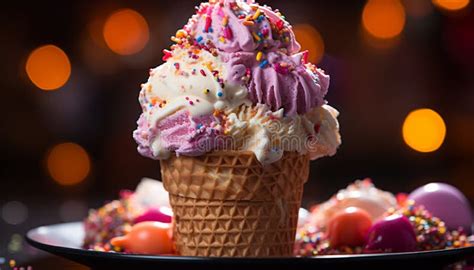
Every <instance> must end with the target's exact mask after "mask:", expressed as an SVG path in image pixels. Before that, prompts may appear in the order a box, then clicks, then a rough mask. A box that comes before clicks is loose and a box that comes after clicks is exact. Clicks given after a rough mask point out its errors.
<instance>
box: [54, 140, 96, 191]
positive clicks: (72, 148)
mask: <svg viewBox="0 0 474 270" xmlns="http://www.w3.org/2000/svg"><path fill="white" fill-rule="evenodd" d="M46 162H47V169H48V172H49V174H50V176H51V178H53V179H54V180H55V181H56V182H57V183H59V184H61V185H66V186H68V185H75V184H78V183H80V182H82V181H83V180H84V179H85V178H86V177H87V175H88V174H89V172H90V167H91V164H90V158H89V155H88V154H87V152H86V150H84V148H82V147H81V146H80V145H78V144H75V143H62V144H58V145H56V146H54V147H53V148H52V149H51V150H50V151H49V153H48V155H47V159H46Z"/></svg>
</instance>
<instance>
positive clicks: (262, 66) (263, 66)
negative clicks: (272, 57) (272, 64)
mask: <svg viewBox="0 0 474 270" xmlns="http://www.w3.org/2000/svg"><path fill="white" fill-rule="evenodd" d="M267 65H268V60H266V59H265V60H263V61H262V63H260V65H258V66H259V67H260V68H265V67H266V66H267Z"/></svg>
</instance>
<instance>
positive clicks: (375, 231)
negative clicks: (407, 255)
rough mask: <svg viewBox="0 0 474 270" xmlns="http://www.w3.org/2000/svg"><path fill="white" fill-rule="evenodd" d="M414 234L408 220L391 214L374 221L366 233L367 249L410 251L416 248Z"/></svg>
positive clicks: (376, 250)
mask: <svg viewBox="0 0 474 270" xmlns="http://www.w3.org/2000/svg"><path fill="white" fill-rule="evenodd" d="M416 244H417V242H416V234H415V230H414V229H413V227H412V225H411V223H410V221H409V220H408V219H407V218H406V217H405V216H402V215H392V216H389V217H386V218H385V219H383V220H381V221H379V222H377V223H375V224H374V225H373V226H372V228H370V230H369V233H368V234H367V246H366V250H367V251H375V252H410V251H414V250H415V249H416Z"/></svg>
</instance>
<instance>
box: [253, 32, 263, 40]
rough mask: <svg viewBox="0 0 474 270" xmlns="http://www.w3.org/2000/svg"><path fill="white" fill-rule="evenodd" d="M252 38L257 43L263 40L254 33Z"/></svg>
mask: <svg viewBox="0 0 474 270" xmlns="http://www.w3.org/2000/svg"><path fill="white" fill-rule="evenodd" d="M252 36H253V38H254V39H255V40H256V41H257V42H260V41H261V40H262V39H261V38H260V36H259V35H257V33H255V32H252Z"/></svg>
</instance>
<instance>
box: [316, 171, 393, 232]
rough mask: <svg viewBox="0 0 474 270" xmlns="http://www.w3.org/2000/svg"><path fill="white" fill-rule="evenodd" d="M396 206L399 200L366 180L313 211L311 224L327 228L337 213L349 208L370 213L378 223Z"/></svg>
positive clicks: (344, 190) (348, 188) (341, 192)
mask: <svg viewBox="0 0 474 270" xmlns="http://www.w3.org/2000/svg"><path fill="white" fill-rule="evenodd" d="M396 206H397V200H396V198H395V196H394V195H393V194H391V193H389V192H386V191H382V190H380V189H377V188H376V187H375V186H374V185H373V183H372V181H371V180H370V179H365V180H362V181H356V182H355V183H353V184H351V185H349V186H348V187H347V188H346V189H343V190H340V191H339V192H338V193H337V194H336V195H334V196H333V197H332V198H331V199H329V200H328V201H327V202H324V203H322V204H320V205H318V206H317V207H316V208H315V209H314V210H313V215H312V218H311V223H312V224H314V225H316V226H319V227H326V225H327V223H328V221H329V220H330V219H331V218H332V217H333V216H334V214H335V213H337V212H338V211H340V210H342V209H344V208H347V207H357V208H360V209H363V210H365V211H366V212H367V213H369V215H370V217H371V218H372V221H377V220H379V219H380V218H382V217H383V215H384V213H385V212H387V210H389V209H390V208H393V207H396Z"/></svg>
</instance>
